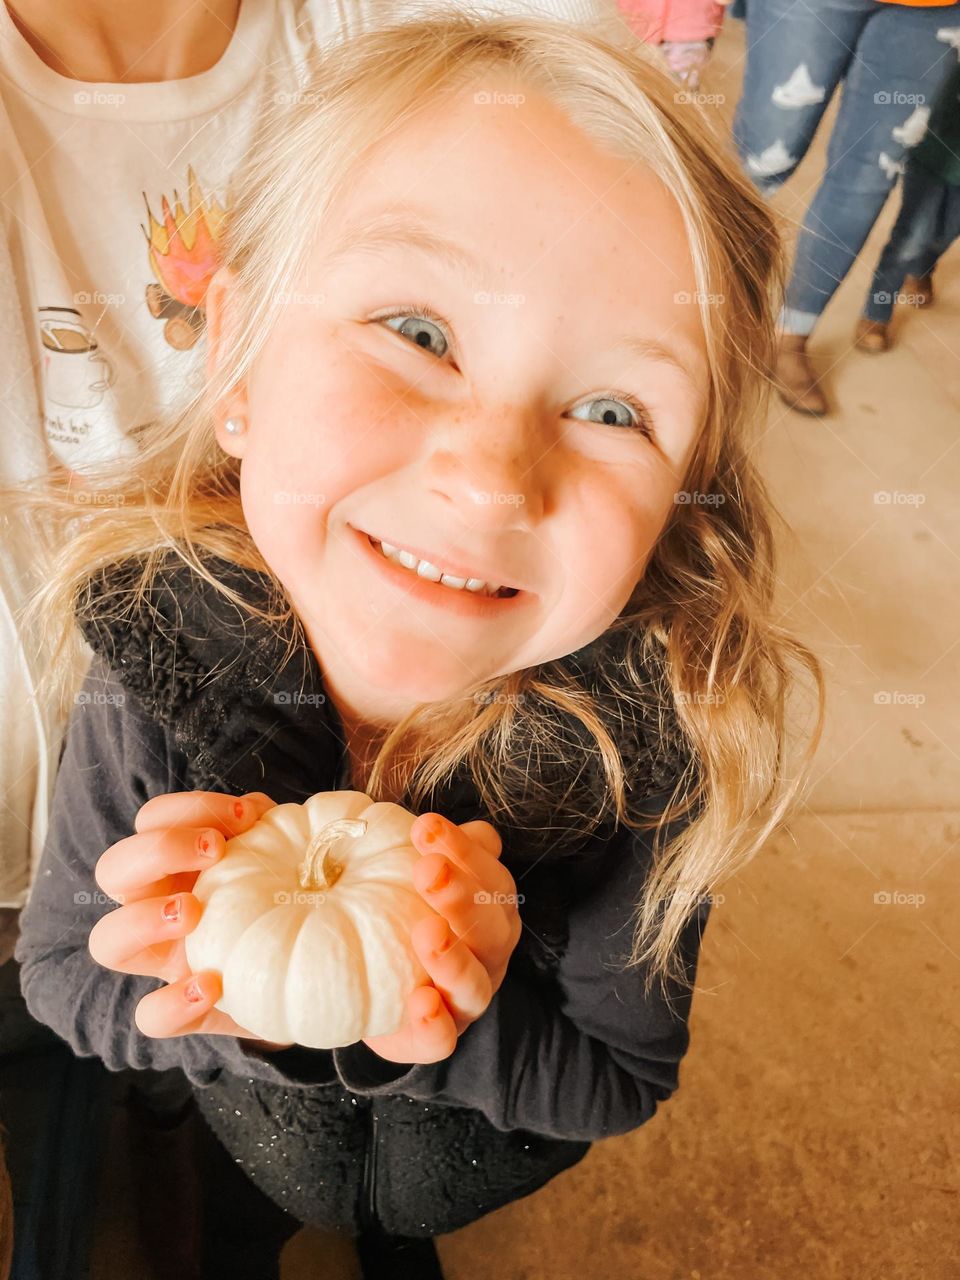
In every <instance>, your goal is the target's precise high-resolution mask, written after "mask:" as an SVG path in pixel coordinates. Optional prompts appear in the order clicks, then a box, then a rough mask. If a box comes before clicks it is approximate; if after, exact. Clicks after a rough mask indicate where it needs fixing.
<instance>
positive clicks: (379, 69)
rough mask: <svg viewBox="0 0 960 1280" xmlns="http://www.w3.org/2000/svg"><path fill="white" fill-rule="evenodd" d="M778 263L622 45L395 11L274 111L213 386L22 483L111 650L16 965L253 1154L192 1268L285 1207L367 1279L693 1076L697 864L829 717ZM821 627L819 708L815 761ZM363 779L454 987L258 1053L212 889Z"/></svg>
mask: <svg viewBox="0 0 960 1280" xmlns="http://www.w3.org/2000/svg"><path fill="white" fill-rule="evenodd" d="M778 266H779V251H778V243H777V239H776V235H775V232H774V228H773V224H772V221H771V219H770V215H769V213H768V212H767V210H766V209H765V207H764V206H763V204H762V202H761V201H760V199H759V197H757V196H756V195H755V194H753V192H752V191H751V190H750V188H749V185H748V184H747V182H746V181H745V180H744V179H743V178H741V177H740V176H739V175H738V174H737V173H736V172H735V171H734V169H733V168H732V166H731V164H730V162H729V161H727V160H726V159H724V158H723V150H722V148H721V147H720V146H719V145H718V141H717V139H716V138H715V137H714V136H713V135H712V134H711V133H710V131H709V129H708V127H707V125H706V122H705V120H704V118H703V117H702V115H701V113H700V112H699V111H698V110H697V109H696V108H694V107H691V106H688V105H685V104H682V103H680V104H678V103H677V102H676V101H675V86H674V85H673V83H672V82H671V81H670V80H669V79H668V78H667V77H666V76H665V75H664V74H662V73H661V72H659V71H658V70H656V69H655V68H653V67H651V66H650V65H648V64H647V62H646V60H645V58H644V55H643V53H642V52H641V50H640V49H639V48H633V49H630V50H623V49H619V48H616V47H614V46H613V45H612V44H610V43H608V42H606V41H605V40H603V39H601V38H598V37H596V36H593V35H590V34H588V33H587V32H585V31H579V30H576V29H573V28H569V27H565V26H562V25H559V24H555V23H550V22H546V21H542V20H537V19H513V20H508V19H503V20H490V21H484V20H478V19H472V18H469V17H466V16H460V17H455V18H449V19H439V18H438V19H435V20H432V21H431V20H424V21H423V22H422V23H404V24H402V25H399V26H396V27H388V28H385V29H382V30H379V31H370V32H366V33H364V34H363V35H361V36H358V37H357V38H356V39H355V40H352V41H350V42H349V44H347V45H345V46H343V47H341V48H338V49H337V51H336V53H335V55H334V56H330V55H318V56H317V58H316V66H315V67H314V72H313V77H312V79H311V80H310V81H309V82H308V83H307V86H306V87H305V88H304V90H303V92H302V93H300V94H299V95H297V99H296V101H294V102H290V103H284V104H282V105H281V104H278V105H277V106H276V108H275V109H274V110H273V111H272V112H271V113H270V115H269V117H268V118H267V119H265V120H264V122H263V127H262V130H261V133H260V136H259V137H258V139H257V143H256V147H255V151H254V154H253V156H252V157H251V160H250V162H249V164H248V165H247V166H246V167H245V171H244V173H243V174H242V177H241V180H240V182H239V183H238V197H237V201H236V204H235V205H234V207H233V209H232V210H231V213H230V217H229V222H228V225H227V226H226V228H225V238H224V256H223V260H222V266H221V267H220V269H219V270H218V272H217V274H216V276H215V277H214V280H213V282H212V284H211V286H210V293H209V296H208V300H207V317H206V323H207V337H208V343H209V346H208V372H209V377H208V381H207V385H206V387H205V389H204V391H203V393H202V395H201V396H200V397H198V399H197V401H196V403H195V404H194V405H193V406H192V408H191V409H190V411H188V412H187V413H186V414H184V415H182V416H180V417H179V418H177V419H176V420H175V421H173V422H171V423H169V424H167V425H166V426H165V427H163V429H162V430H160V431H159V432H158V434H157V436H156V438H155V440H154V441H153V442H152V443H150V444H149V445H148V446H146V448H145V450H144V454H143V458H142V459H141V461H140V462H139V463H138V465H137V470H136V473H135V475H134V476H133V478H132V480H131V478H130V476H129V474H128V471H127V469H125V468H124V469H121V468H117V469H116V470H115V471H113V472H111V471H110V470H108V469H106V468H105V469H104V470H103V472H102V473H100V475H99V476H98V483H97V486H96V487H95V488H92V489H90V488H88V489H83V490H79V491H77V490H76V489H72V490H71V489H62V490H61V491H60V492H56V491H54V492H52V493H51V494H50V495H49V496H48V497H47V498H46V499H45V502H42V501H41V500H39V499H38V500H37V506H38V509H39V510H40V511H41V512H43V513H44V516H45V519H43V520H40V521H38V522H37V523H38V532H42V533H44V534H45V536H47V537H49V538H50V545H52V546H56V547H57V548H58V557H57V560H56V562H55V563H54V561H53V557H51V562H50V563H49V565H48V566H47V567H46V569H45V572H46V575H47V583H46V586H45V588H44V590H43V592H42V593H41V594H40V595H39V597H38V602H37V607H38V609H39V611H40V612H41V613H42V616H43V618H44V619H45V620H46V622H47V624H48V625H49V626H50V627H51V628H52V629H53V632H54V633H55V636H52V637H51V642H52V640H53V639H54V638H56V636H59V637H60V638H61V639H62V640H63V641H64V643H63V644H62V645H60V646H59V648H60V650H62V652H63V654H64V663H63V670H64V671H66V670H68V665H67V661H66V657H67V655H68V654H69V651H70V648H71V646H72V645H73V644H74V643H75V641H76V636H77V630H78V629H77V627H76V626H75V620H74V619H75V615H76V618H77V619H78V620H79V623H80V630H82V634H83V635H84V636H85V637H86V638H87V640H88V641H89V642H90V644H91V645H92V647H93V649H94V651H95V660H94V664H93V666H92V667H91V670H90V672H89V674H88V675H87V677H86V680H85V683H84V687H83V690H82V692H81V694H80V695H79V697H78V705H77V707H76V708H75V710H74V712H73V714H72V717H71V723H70V728H69V733H68V739H67V745H66V750H65V754H64V758H63V762H62V766H61V770H60V774H59V776H58V781H57V789H56V794H55V797H54V808H53V815H52V819H51V830H50V835H49V838H48V842H47V845H46V847H45V850H44V855H43V862H42V866H41V872H40V875H39V876H38V879H37V882H36V887H35V890H34V893H33V895H32V896H31V899H30V902H29V904H28V906H27V908H26V910H25V912H24V919H23V925H22V934H21V939H20V942H19V944H18V958H19V960H20V961H21V964H22V975H23V989H24V994H25V998H26V1000H27V1003H28V1006H29V1008H30V1010H31V1012H32V1013H33V1014H34V1016H35V1017H37V1018H39V1019H41V1020H43V1021H45V1022H47V1023H49V1024H50V1025H51V1026H53V1027H54V1028H55V1029H56V1030H57V1031H58V1032H59V1033H60V1034H61V1035H62V1036H63V1037H64V1038H65V1039H67V1040H68V1041H69V1042H70V1043H71V1045H73V1047H74V1048H75V1050H76V1051H77V1052H78V1053H81V1054H96V1055H98V1056H100V1057H101V1058H102V1059H103V1061H104V1062H105V1063H106V1064H107V1066H108V1067H110V1068H111V1069H114V1070H117V1069H120V1068H122V1067H126V1066H132V1067H135V1068H138V1069H145V1068H161V1069H163V1068H169V1067H180V1068H182V1070H183V1071H184V1072H185V1074H186V1076H187V1077H188V1079H189V1080H190V1081H191V1083H192V1084H193V1085H194V1086H195V1089H196V1096H197V1100H198V1104H199V1106H200V1108H201V1110H202V1113H203V1115H204V1117H205V1119H206V1120H207V1121H208V1123H209V1126H210V1129H211V1131H212V1133H213V1134H215V1135H216V1138H217V1139H218V1140H219V1142H220V1143H221V1144H222V1149H221V1148H217V1150H218V1151H220V1153H221V1156H223V1159H222V1161H221V1166H220V1167H221V1168H222V1167H227V1168H229V1166H230V1164H231V1161H232V1162H234V1163H235V1164H236V1165H238V1166H239V1167H240V1168H242V1170H243V1171H244V1172H245V1173H246V1174H247V1175H248V1177H249V1180H250V1190H251V1207H250V1212H249V1213H247V1212H243V1213H242V1214H234V1215H233V1216H232V1218H231V1220H230V1222H229V1223H228V1224H226V1226H225V1229H224V1230H222V1231H221V1232H219V1233H217V1232H215V1231H213V1230H208V1233H207V1237H206V1240H205V1245H204V1248H205V1251H206V1252H205V1256H204V1261H203V1274H204V1276H219V1275H224V1276H228V1275H229V1276H231V1277H244V1276H257V1277H259V1278H261V1280H262V1277H264V1276H267V1275H276V1274H277V1254H278V1252H279V1247H280V1244H281V1243H282V1241H283V1239H284V1238H285V1237H286V1236H287V1235H289V1234H291V1233H292V1232H293V1231H295V1230H296V1229H297V1227H298V1226H299V1224H300V1223H301V1222H309V1223H312V1224H315V1225H318V1226H326V1227H333V1228H335V1229H338V1230H342V1231H345V1232H347V1233H349V1234H351V1235H356V1236H358V1237H359V1240H360V1249H361V1256H362V1258H363V1259H364V1260H365V1265H366V1266H367V1268H368V1274H374V1266H375V1262H376V1258H377V1257H378V1256H379V1257H382V1241H381V1242H380V1243H379V1244H378V1242H377V1236H378V1233H379V1234H380V1235H381V1236H382V1235H383V1234H386V1235H387V1236H389V1237H393V1238H398V1237H399V1238H403V1239H405V1240H409V1241H416V1240H421V1241H423V1240H427V1241H429V1238H430V1237H433V1236H436V1235H438V1234H441V1233H443V1232H447V1231H451V1230H455V1229H457V1228H458V1227H460V1226H463V1225H465V1224H466V1223H468V1222H471V1221H474V1220H476V1219H477V1218H479V1217H481V1216H483V1215H484V1214H486V1213H488V1212H490V1211H491V1210H492V1209H495V1208H497V1207H498V1206H500V1205H503V1204H506V1203H508V1202H509V1201H511V1200H514V1199H516V1198H518V1197H520V1196H524V1195H527V1194H529V1193H531V1192H533V1191H534V1190H536V1189H537V1188H539V1187H540V1186H542V1185H543V1184H544V1183H545V1182H547V1181H548V1180H549V1179H551V1178H552V1177H553V1176H555V1175H556V1174H557V1173H558V1172H559V1171H561V1170H562V1169H565V1168H567V1167H569V1166H570V1165H572V1164H574V1163H576V1162H577V1161H579V1160H580V1159H582V1157H583V1156H584V1155H585V1154H586V1152H587V1150H588V1149H589V1147H590V1145H591V1143H592V1142H593V1141H595V1140H597V1139H600V1138H603V1137H608V1136H612V1135H615V1134H619V1133H626V1132H628V1131H630V1130H632V1129H634V1128H636V1127H637V1126H638V1125H641V1124H643V1123H645V1122H646V1121H647V1120H649V1119H650V1118H651V1117H652V1116H653V1114H654V1113H655V1111H656V1108H657V1105H658V1104H659V1103H661V1102H663V1101H664V1100H665V1099H666V1098H668V1097H669V1096H670V1094H671V1093H672V1092H673V1091H674V1090H675V1089H676V1087H677V1083H678V1068H679V1063H680V1061H681V1059H682V1057H683V1055H684V1053H685V1052H686V1049H687V1047H688V1043H689V1034H688V1028H687V1020H688V1017H689V1009H690V998H691V986H692V983H693V981H694V978H695V972H696V962H697V954H698V946H699V940H700V935H701V931H702V928H703V925H704V923H705V920H706V918H707V914H708V911H709V894H710V892H711V891H712V889H713V888H714V887H715V886H716V885H717V884H718V883H719V882H720V881H721V879H722V878H724V877H725V876H726V875H728V874H729V873H730V871H731V869H733V868H734V867H736V866H738V865H741V864H742V862H743V861H744V860H746V859H747V858H749V857H750V856H751V855H752V854H753V853H755V852H756V850H757V849H759V848H760V847H761V845H762V843H763V841H764V839H765V838H766V836H767V835H768V834H769V832H770V831H771V830H772V829H773V827H774V826H775V825H776V824H777V823H778V822H779V820H780V819H781V818H782V816H783V814H784V813H785V812H786V810H787V807H788V805H789V804H790V803H791V801H792V800H793V799H794V798H795V796H796V794H797V792H798V789H799V787H800V785H801V782H802V780H803V777H804V776H805V771H806V769H807V768H808V766H809V762H810V758H811V756H812V752H813V750H814V748H815V745H816V738H817V736H818V734H819V727H820V718H821V717H822V697H823V694H822V682H821V679H820V671H819V666H818V663H817V661H816V659H815V658H814V656H813V655H812V654H811V653H810V652H809V651H808V650H807V649H806V648H805V647H804V646H803V645H802V644H801V643H800V642H799V641H798V640H796V639H794V638H792V637H790V636H789V635H787V634H786V633H785V632H784V631H783V630H782V629H781V628H780V627H779V626H778V625H777V624H776V623H775V622H774V620H773V617H772V594H773V586H774V567H773V564H774V557H773V543H772V529H771V517H772V508H771V506H770V502H769V499H768V497H767V495H766V493H765V490H764V488H763V485H762V482H761V480H760V478H759V476H758V475H757V473H756V470H755V467H754V465H753V462H752V460H751V433H750V425H751V423H752V422H754V421H755V415H756V413H757V409H758V405H759V404H760V402H761V401H762V398H763V391H764V388H765V371H766V369H767V367H768V364H769V359H770V353H771V349H772V341H773V309H774V306H775V299H774V297H773V289H772V286H773V285H774V283H775V282H776V279H777V271H778ZM79 503H82V506H78V504H79ZM78 511H79V514H78ZM65 526H66V527H69V529H70V530H71V532H72V535H73V537H72V540H71V541H69V542H66V541H65V538H64V527H65ZM793 662H798V663H799V664H800V665H801V666H803V667H805V668H806V669H807V670H808V671H809V672H810V673H812V675H813V676H814V678H815V683H816V685H817V689H818V694H819V700H820V716H819V717H818V721H817V725H816V730H815V732H814V734H813V735H812V738H811V741H810V743H809V744H808V746H807V750H806V752H805V753H804V757H803V760H802V761H801V762H800V767H799V769H798V771H797V772H796V773H795V774H793V775H792V776H791V775H789V774H788V772H787V771H786V770H785V768H784V762H783V748H784V742H783V739H784V705H785V697H786V693H787V689H788V687H789V685H790V671H789V668H790V666H791V664H792V663H793ZM343 788H353V789H358V790H363V791H366V792H367V793H368V794H369V795H371V796H373V797H375V798H380V799H392V800H395V801H398V802H400V803H403V804H405V805H406V806H407V807H408V808H410V809H412V810H414V811H415V812H417V813H419V814H420V817H419V818H418V820H417V822H416V823H415V825H414V828H413V839H414V842H415V844H416V847H417V848H418V850H419V851H420V852H421V854H422V859H421V862H420V864H419V866H418V867H417V871H416V874H415V876H414V882H415V885H416V888H417V889H418V891H419V892H420V893H421V894H422V895H423V897H424V900H425V901H426V902H427V903H428V904H429V905H430V906H431V907H432V908H433V915H432V916H431V917H430V918H429V919H427V920H426V921H425V922H423V924H422V925H421V926H418V928H417V930H416V931H415V934H414V936H413V938H412V942H413V945H414V946H415V947H416V949H417V951H418V953H419V955H420V957H421V960H422V962H423V965H424V968H425V969H426V970H427V972H428V974H429V975H430V982H429V983H428V984H427V985H425V986H423V987H420V988H418V989H417V990H416V991H415V992H414V993H413V994H412V996H411V997H410V1000H409V1002H408V1006H407V1009H406V1012H405V1018H404V1022H403V1025H402V1026H401V1028H400V1030H399V1031H398V1032H397V1033H395V1034H394V1035H392V1036H382V1037H377V1038H374V1039H371V1040H364V1041H360V1042H358V1043H356V1044H354V1045H349V1046H346V1047H344V1048H341V1049H335V1050H332V1051H320V1050H309V1049H305V1048H302V1047H299V1046H296V1045H292V1046H283V1045H273V1044H267V1043H263V1042H260V1041H257V1040H255V1039H254V1038H253V1037H252V1036H251V1034H250V1033H249V1032H248V1031H247V1030H246V1029H245V1028H243V1027H239V1026H237V1025H236V1024H235V1023H232V1022H231V1021H230V1020H229V1019H228V1018H226V1017H225V1015H224V1014H223V1013H222V1012H221V1011H219V1010H217V1009H216V1007H215V1006H216V1003H217V1000H218V998H219V994H220V985H219V975H218V974H217V973H215V972H210V971H204V972H201V973H197V974H191V973H190V972H189V969H188V967H187V965H186V962H185V954H184V938H185V936H186V935H187V934H188V933H189V932H190V931H191V930H192V929H193V928H194V927H195V926H196V924H197V921H198V919H199V915H200V910H201V908H200V904H199V901H198V900H197V899H196V898H195V897H194V896H193V894H192V893H191V889H192V886H193V884H194V881H195V878H196V875H197V874H198V873H199V871H200V870H201V869H202V867H204V866H209V865H210V859H211V858H216V857H217V856H219V854H220V853H221V852H222V850H223V847H224V839H225V837H229V836H230V835H231V834H233V833H235V832H237V831H240V830H243V829H245V828H246V827H247V826H248V825H249V824H250V823H251V822H253V821H255V820H256V819H257V818H258V817H259V816H260V815H261V814H262V813H263V812H264V811H265V809H266V808H267V807H269V805H270V804H272V803H283V802H288V801H297V802H302V801H303V800H305V799H306V798H307V797H308V796H309V795H311V794H312V793H314V792H316V791H320V790H333V789H343ZM181 793H186V794H181ZM116 903H121V905H120V906H119V907H117V906H116ZM224 1151H225V1152H227V1153H229V1156H224V1155H223V1152H224ZM211 1160H212V1157H211ZM211 1167H214V1165H213V1164H212V1165H211ZM255 1188H259V1189H260V1191H261V1192H263V1193H265V1195H264V1196H261V1197H259V1198H257V1197H254V1196H253V1191H254V1189H255ZM206 1190H207V1198H206V1200H205V1204H204V1211H205V1213H206V1215H207V1219H208V1227H209V1226H213V1227H216V1226H217V1225H218V1223H217V1215H218V1213H221V1215H222V1210H221V1209H220V1197H219V1195H218V1190H219V1188H218V1186H217V1185H215V1184H212V1183H211V1180H210V1179H207V1180H206ZM255 1204H259V1206H260V1208H259V1209H256V1208H255V1207H254V1205H255ZM271 1205H272V1206H276V1207H275V1208H274V1209H273V1214H274V1219H275V1221H273V1222H268V1221H267V1214H268V1212H269V1209H270V1206H271ZM273 1226H275V1227H276V1230H275V1232H274V1231H272V1230H269V1229H268V1228H272V1227H273ZM218 1234H219V1236H220V1237H221V1243H220V1244H219V1245H218V1246H217V1247H216V1248H215V1247H214V1245H213V1243H212V1241H214V1240H215V1239H216V1238H217V1235H218ZM401 1256H402V1255H401ZM424 1265H425V1264H424V1262H423V1260H422V1258H421V1259H420V1261H419V1262H418V1266H419V1267H420V1271H419V1272H418V1274H428V1273H427V1272H426V1271H425V1270H424V1269H423V1267H424ZM393 1274H398V1275H399V1274H403V1273H402V1272H401V1271H400V1270H399V1269H395V1270H394V1272H393Z"/></svg>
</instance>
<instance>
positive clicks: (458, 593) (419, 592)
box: [346, 524, 537, 620]
mask: <svg viewBox="0 0 960 1280" xmlns="http://www.w3.org/2000/svg"><path fill="white" fill-rule="evenodd" d="M346 527H347V529H349V531H350V535H351V540H353V539H355V540H356V546H357V547H358V549H360V551H361V552H362V554H363V556H364V557H369V559H370V563H371V565H372V567H373V568H374V570H375V571H376V573H377V574H378V575H379V576H380V577H382V579H383V580H384V582H385V583H387V584H389V585H390V586H391V587H392V588H393V589H394V590H399V591H401V592H402V593H403V594H405V595H408V596H410V597H411V598H413V599H415V600H420V601H422V602H423V603H424V605H429V606H431V607H432V608H435V609H441V610H442V611H443V612H444V613H445V614H453V615H454V616H457V615H459V616H460V617H463V618H470V619H473V620H477V619H482V618H489V619H491V620H493V619H496V618H501V617H503V616H504V615H505V614H506V613H507V612H512V611H513V610H514V609H517V608H519V607H521V606H522V605H524V604H532V603H533V602H534V601H535V600H536V598H537V597H536V595H535V594H533V593H531V592H529V591H527V590H519V589H516V588H507V589H506V593H505V594H504V595H490V594H489V592H487V591H486V590H471V591H467V590H465V589H459V588H457V587H456V586H454V587H451V586H449V585H445V584H444V583H442V582H440V581H438V580H436V579H434V580H432V581H431V579H430V577H426V576H423V575H422V574H420V573H418V572H413V571H411V570H410V569H409V568H407V567H405V566H404V565H402V564H401V563H400V562H399V561H398V560H396V559H395V558H391V557H389V556H386V555H384V553H383V552H382V551H381V550H380V548H379V547H378V546H377V540H376V539H375V538H374V537H373V535H372V534H368V533H366V532H364V530H362V529H359V528H357V527H356V526H355V525H350V524H348V525H347V526H346Z"/></svg>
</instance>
